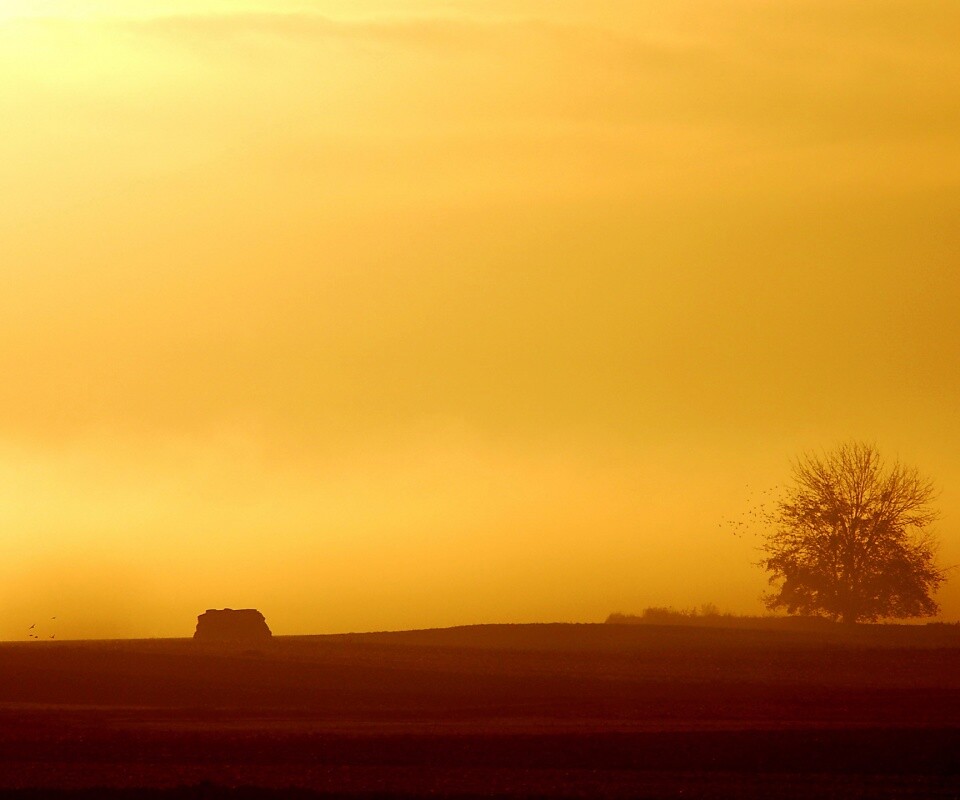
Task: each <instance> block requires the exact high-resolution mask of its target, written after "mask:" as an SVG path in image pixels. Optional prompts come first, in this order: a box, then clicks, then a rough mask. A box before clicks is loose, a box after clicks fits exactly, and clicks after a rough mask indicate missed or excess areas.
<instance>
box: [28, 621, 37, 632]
mask: <svg viewBox="0 0 960 800" xmlns="http://www.w3.org/2000/svg"><path fill="white" fill-rule="evenodd" d="M36 627H37V623H36V622H34V623H33V625H31V626H30V627H29V628H27V630H28V631H32V630H33V629H34V628H36Z"/></svg>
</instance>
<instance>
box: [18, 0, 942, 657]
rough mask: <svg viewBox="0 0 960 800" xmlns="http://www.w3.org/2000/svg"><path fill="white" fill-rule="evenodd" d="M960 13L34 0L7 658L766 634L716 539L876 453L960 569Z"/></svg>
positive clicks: (411, 0)
mask: <svg viewBox="0 0 960 800" xmlns="http://www.w3.org/2000/svg"><path fill="white" fill-rule="evenodd" d="M956 30H960V5H958V4H957V3H955V2H950V1H949V0H942V1H939V2H933V1H932V0H931V1H927V0H896V1H889V0H877V2H871V3H863V2H860V0H829V2H827V1H826V0H823V1H822V2H821V1H820V0H803V1H802V2H801V1H800V0H797V1H796V2H794V1H793V0H781V2H777V3H770V2H765V1H763V0H722V1H721V0H622V1H621V2H613V1H612V0H609V1H607V2H597V0H590V2H587V0H577V1H576V2H574V1H573V0H509V2H507V0H459V1H457V0H449V1H447V2H441V1H440V0H435V1H434V0H420V1H417V0H405V1H404V0H392V1H391V0H379V1H377V0H339V2H337V1H335V0H327V1H326V2H323V1H321V0H317V1H316V2H307V0H303V1H302V2H286V1H285V0H269V2H266V1H264V2H255V1H254V0H249V1H244V2H241V0H229V2H227V0H223V1H222V2H214V1H213V0H211V1H210V2H204V1H203V0H195V1H194V0H180V2H174V1H173V0H169V1H167V2H164V1H163V0H155V1H154V0H123V1H122V2H120V0H116V1H115V2H107V1H106V0H104V1H102V2H95V0H83V1H82V2H81V1H80V0H77V2H67V0H59V1H58V0H49V1H48V2H44V1H43V0H19V1H18V0H4V2H3V4H2V7H0V186H2V187H3V192H2V193H0V277H2V284H0V370H2V374H3V381H2V383H0V543H2V548H0V553H2V559H0V638H14V639H19V638H23V637H24V632H25V628H26V626H27V625H29V624H30V623H32V622H36V621H38V620H39V621H43V626H45V627H46V628H48V629H49V630H50V631H54V630H56V632H57V633H58V636H60V638H64V637H71V636H157V635H189V634H190V633H192V628H193V624H194V622H195V617H196V615H197V614H198V613H199V612H201V611H202V610H204V609H205V608H208V607H223V606H233V607H244V606H256V607H257V608H260V609H261V610H262V611H263V612H264V613H265V614H266V616H267V620H268V622H269V623H270V624H271V626H272V628H273V629H274V631H275V632H277V633H312V632H327V631H344V630H369V629H385V628H404V627H429V626H437V625H449V624H459V623H473V622H493V621H504V622H521V621H548V620H571V621H597V620H602V619H603V618H604V617H605V616H606V615H607V614H608V613H609V612H612V611H625V612H629V611H639V610H640V609H642V608H644V607H645V606H648V605H676V606H689V605H693V604H699V603H703V602H712V603H716V604H718V605H719V606H721V608H723V609H729V610H733V611H738V612H745V613H747V612H749V613H757V612H759V611H760V609H761V605H760V602H759V599H758V598H759V595H760V594H761V593H762V591H763V590H764V588H765V578H764V575H763V574H762V573H761V572H760V570H759V569H757V568H756V567H755V566H753V563H754V562H755V561H756V560H757V559H758V557H759V554H758V553H757V552H756V550H755V548H756V546H757V541H756V540H752V539H749V538H736V537H734V536H733V535H731V533H730V531H729V529H728V528H726V527H721V523H722V522H723V520H724V519H726V518H730V517H738V516H740V515H741V514H742V513H743V512H744V511H745V509H746V508H747V507H748V506H749V505H750V503H751V502H752V499H751V494H752V493H753V492H755V491H756V490H758V489H761V488H764V487H768V486H773V485H775V484H777V483H779V482H781V481H782V480H783V478H784V477H785V476H786V474H787V470H788V462H789V460H790V458H791V457H792V456H794V455H796V454H797V453H798V452H799V451H802V450H806V449H817V448H822V447H829V446H831V445H833V444H835V443H837V442H839V441H841V440H844V439H848V438H851V437H856V438H864V439H868V440H871V441H874V442H876V443H877V444H878V446H880V448H881V449H882V450H884V451H885V452H887V453H889V454H890V455H891V456H895V455H899V456H900V457H901V458H902V459H904V460H905V461H907V462H909V463H913V464H916V465H917V466H919V467H921V469H923V470H924V471H926V472H927V473H929V474H930V475H932V476H933V477H935V478H936V480H937V482H938V483H939V485H941V486H942V496H941V508H942V511H943V518H942V520H941V522H940V523H939V526H938V530H939V531H940V533H941V536H942V540H943V548H942V554H941V555H942V562H943V563H944V564H954V563H958V562H960V528H958V524H960V414H958V410H960V409H958V406H960V402H958V401H960V323H958V321H957V314H958V310H960V277H958V276H957V269H958V266H960V262H958V255H957V254H958V252H960V225H958V219H960V49H958V48H957V46H956V41H955V36H954V35H953V34H952V33H951V31H956ZM748 486H749V488H748ZM940 600H941V602H942V605H943V610H944V617H945V618H947V619H951V620H953V619H957V618H960V571H957V572H955V573H954V575H953V579H952V580H951V581H950V582H949V583H948V585H947V586H946V588H945V589H944V590H943V591H942V592H941V594H940ZM52 616H57V617H58V619H57V620H56V621H55V622H54V621H51V620H49V618H50V617H52Z"/></svg>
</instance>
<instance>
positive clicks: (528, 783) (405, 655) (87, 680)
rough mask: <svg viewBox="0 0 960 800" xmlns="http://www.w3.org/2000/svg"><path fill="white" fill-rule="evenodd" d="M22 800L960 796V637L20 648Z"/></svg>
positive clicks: (778, 635)
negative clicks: (90, 799)
mask: <svg viewBox="0 0 960 800" xmlns="http://www.w3.org/2000/svg"><path fill="white" fill-rule="evenodd" d="M0 790H2V791H3V792H4V793H8V794H13V795H15V796H20V797H24V798H27V797H39V796H44V797H46V796H51V793H53V794H54V796H56V795H59V796H63V797H72V798H76V797H87V796H89V797H113V798H126V797H157V798H163V797H180V798H183V797H191V798H192V797H198V798H199V797H203V798H221V797H224V798H265V797H281V796H284V797H286V796H289V797H316V796H330V797H340V796H349V797H363V796H367V797H372V796H377V797H380V796H394V797H428V796H429V797H480V796H491V795H498V796H509V797H583V798H592V797H611V798H621V797H644V798H648V797H649V798H653V797H704V798H706V797H715V798H724V797H750V798H760V797H764V798H766V797H810V796H829V797H844V798H857V797H952V798H958V797H960V630H958V629H957V628H955V627H952V626H943V627H896V626H889V627H882V626H877V627H858V628H857V629H856V630H854V631H842V630H838V629H834V628H832V627H825V628H823V629H796V630H790V629H769V630H739V629H708V628H697V627H656V626H620V625H535V626H533V625H531V626H526V625H523V626H520V625H518V626H483V627H474V628H457V629H449V630H440V631H414V632H408V633H397V634H366V635H350V636H318V637H280V638H277V639H275V640H274V641H273V642H272V643H271V644H270V645H269V646H266V647H262V648H259V649H257V650H244V649H242V648H233V649H223V648H219V649H218V648H213V647H209V646H200V645H197V644H195V643H194V642H192V641H189V640H147V641H127V642H89V643H71V642H61V643H55V642H45V643H25V644H4V645H0Z"/></svg>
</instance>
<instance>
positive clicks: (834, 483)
mask: <svg viewBox="0 0 960 800" xmlns="http://www.w3.org/2000/svg"><path fill="white" fill-rule="evenodd" d="M792 477H793V480H792V482H791V484H790V485H789V486H788V488H787V490H786V493H785V495H784V496H783V498H782V499H781V500H780V501H779V503H778V504H777V506H776V510H775V511H774V512H772V514H771V516H770V518H769V522H770V523H771V525H770V526H769V527H768V530H767V533H765V535H764V536H765V542H764V545H763V548H762V549H763V551H764V554H765V555H764V558H763V560H762V561H761V565H762V566H763V567H764V568H765V569H767V570H768V571H769V572H770V583H771V585H773V586H774V587H775V590H774V591H773V592H772V593H771V594H769V595H767V596H766V598H765V601H766V604H767V607H768V608H770V609H776V608H785V609H786V610H787V611H788V612H789V613H791V614H797V613H799V614H826V615H829V616H831V617H833V618H834V619H841V620H843V621H844V622H848V623H853V622H858V621H861V620H877V619H881V618H885V617H886V618H890V617H925V616H931V615H933V614H936V613H937V611H938V610H939V608H938V606H937V604H936V602H935V601H934V600H933V594H934V593H935V592H936V591H937V589H938V587H939V586H940V584H941V583H942V582H943V581H944V580H945V574H944V571H943V570H942V569H940V568H939V567H938V566H937V564H936V561H935V555H936V540H935V538H934V537H933V534H932V533H931V532H930V530H929V526H930V525H931V523H933V522H934V521H935V520H936V519H937V511H936V509H935V508H934V507H933V501H934V500H935V498H936V490H935V488H934V486H933V483H932V482H931V481H930V480H928V479H927V478H925V477H923V476H922V475H920V473H919V472H918V471H917V470H916V469H915V468H913V467H907V466H904V465H903V464H901V463H899V462H894V463H892V464H889V465H888V464H886V463H885V462H884V460H883V459H882V458H881V456H880V454H879V452H878V451H877V449H876V448H875V447H874V446H873V445H870V444H864V443H862V442H850V443H847V444H844V445H841V446H840V447H838V448H837V449H836V450H834V451H832V452H829V453H825V454H823V455H810V454H808V455H805V456H802V457H801V458H800V459H799V460H798V461H797V462H796V463H795V464H794V465H793V476H792Z"/></svg>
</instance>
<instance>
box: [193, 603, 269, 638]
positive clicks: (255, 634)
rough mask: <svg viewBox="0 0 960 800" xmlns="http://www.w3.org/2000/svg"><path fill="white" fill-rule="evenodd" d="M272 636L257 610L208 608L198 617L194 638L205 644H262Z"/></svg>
mask: <svg viewBox="0 0 960 800" xmlns="http://www.w3.org/2000/svg"><path fill="white" fill-rule="evenodd" d="M271 636H272V634H271V633H270V628H268V627H267V621H266V619H264V616H263V614H261V613H260V612H259V611H257V610H256V609H255V608H239V609H232V608H224V609H215V608H208V609H207V610H206V611H205V612H204V613H202V614H201V615H200V616H199V617H197V630H196V632H195V633H194V634H193V638H194V639H196V640H197V641H203V642H262V641H265V640H268V639H269V638H270V637H271Z"/></svg>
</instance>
